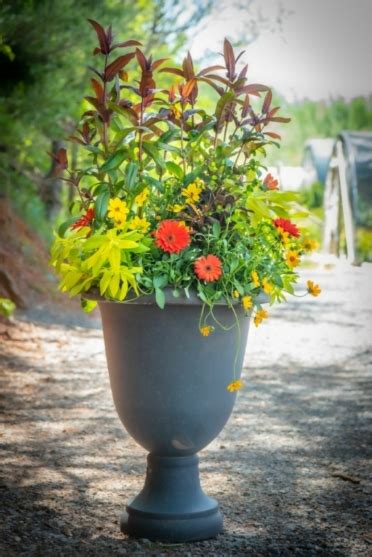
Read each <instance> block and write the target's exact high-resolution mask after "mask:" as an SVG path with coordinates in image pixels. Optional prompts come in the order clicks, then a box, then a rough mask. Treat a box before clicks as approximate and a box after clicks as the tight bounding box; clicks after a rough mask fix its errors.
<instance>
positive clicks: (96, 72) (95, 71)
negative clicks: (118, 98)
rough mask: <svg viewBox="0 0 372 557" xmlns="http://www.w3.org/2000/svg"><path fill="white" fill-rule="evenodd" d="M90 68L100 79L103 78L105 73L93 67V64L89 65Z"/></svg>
mask: <svg viewBox="0 0 372 557" xmlns="http://www.w3.org/2000/svg"><path fill="white" fill-rule="evenodd" d="M88 69H89V70H91V71H92V72H94V73H95V74H96V75H98V77H99V78H100V79H103V75H102V74H101V73H100V72H99V71H98V70H96V68H93V66H88Z"/></svg>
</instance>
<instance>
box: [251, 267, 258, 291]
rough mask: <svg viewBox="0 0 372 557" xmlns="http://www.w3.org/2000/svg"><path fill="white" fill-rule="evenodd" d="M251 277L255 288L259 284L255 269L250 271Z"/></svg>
mask: <svg viewBox="0 0 372 557" xmlns="http://www.w3.org/2000/svg"><path fill="white" fill-rule="evenodd" d="M251 277H252V282H253V284H254V286H255V288H258V287H259V286H260V279H259V278H258V274H257V271H252V273H251Z"/></svg>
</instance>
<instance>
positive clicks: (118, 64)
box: [105, 52, 134, 81]
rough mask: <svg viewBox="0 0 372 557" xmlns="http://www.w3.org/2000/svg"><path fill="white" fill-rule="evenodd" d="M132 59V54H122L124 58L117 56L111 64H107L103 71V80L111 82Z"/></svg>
mask: <svg viewBox="0 0 372 557" xmlns="http://www.w3.org/2000/svg"><path fill="white" fill-rule="evenodd" d="M132 58H134V52H130V53H129V54H124V56H119V58H116V60H114V61H113V62H111V64H109V65H108V66H107V68H106V71H105V80H106V81H111V80H112V79H114V77H115V75H116V74H117V73H119V72H120V70H122V69H123V68H124V67H125V66H126V65H127V64H128V63H129V62H130V61H131V60H132Z"/></svg>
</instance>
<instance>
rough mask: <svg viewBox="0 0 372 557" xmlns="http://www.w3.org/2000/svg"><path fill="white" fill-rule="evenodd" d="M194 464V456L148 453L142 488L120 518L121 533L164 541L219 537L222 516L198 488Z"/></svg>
mask: <svg viewBox="0 0 372 557" xmlns="http://www.w3.org/2000/svg"><path fill="white" fill-rule="evenodd" d="M198 463H199V459H198V457H197V456H196V455H192V456H166V457H165V456H157V455H152V454H149V455H148V457H147V474H146V481H145V485H144V487H143V489H142V491H141V492H140V493H139V495H137V497H135V498H134V499H133V501H131V503H129V505H127V507H126V512H124V513H123V515H122V517H121V523H120V526H121V530H122V532H123V533H124V534H127V535H129V536H134V537H136V538H147V539H149V540H153V541H156V540H157V541H164V542H188V541H196V540H203V539H208V538H212V537H215V536H216V535H217V534H219V533H220V532H221V530H222V516H221V513H220V511H219V508H218V503H217V501H215V500H214V499H212V498H211V497H208V496H207V495H205V493H204V492H203V491H202V489H201V487H200V481H199V469H198Z"/></svg>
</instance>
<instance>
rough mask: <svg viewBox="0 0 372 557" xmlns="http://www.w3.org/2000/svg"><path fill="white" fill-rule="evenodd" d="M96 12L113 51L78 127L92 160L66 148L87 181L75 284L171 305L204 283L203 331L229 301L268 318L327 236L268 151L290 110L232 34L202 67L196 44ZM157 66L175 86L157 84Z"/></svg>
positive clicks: (64, 268)
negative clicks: (174, 48)
mask: <svg viewBox="0 0 372 557" xmlns="http://www.w3.org/2000/svg"><path fill="white" fill-rule="evenodd" d="M90 23H91V25H92V27H93V28H94V30H95V32H96V34H97V38H98V46H97V47H96V49H95V51H94V54H96V55H97V58H98V60H99V62H98V64H97V67H94V68H91V70H92V79H91V86H92V91H93V94H92V95H89V96H87V97H86V103H87V110H86V111H85V113H84V114H83V116H82V119H81V125H80V126H79V129H78V131H77V132H76V134H75V135H73V136H72V137H71V138H70V139H71V140H72V141H74V142H77V143H79V144H80V145H81V147H82V148H83V149H85V150H86V151H87V153H88V155H89V157H90V163H89V164H88V165H87V167H85V168H79V169H74V170H68V162H67V160H66V153H65V151H64V150H61V151H60V152H59V153H58V154H57V156H56V157H55V159H56V163H57V169H58V170H59V171H60V172H63V171H64V180H65V181H66V182H67V183H68V184H69V185H70V186H71V187H73V188H75V191H76V198H75V201H74V203H73V204H72V207H71V213H72V217H71V219H69V220H68V221H66V223H64V224H63V225H62V226H61V227H60V228H59V231H58V235H57V236H56V239H55V243H54V246H53V249H52V264H53V265H54V266H55V267H56V269H57V272H58V273H59V274H60V276H61V289H62V290H63V291H66V292H69V293H70V294H71V295H76V294H84V293H85V292H88V291H89V290H92V289H93V290H94V289H96V290H97V289H98V291H99V293H100V294H101V295H102V296H104V297H106V298H108V299H113V300H126V299H128V298H133V297H136V296H140V295H144V294H151V293H154V294H155V297H156V301H157V303H158V305H159V306H160V307H164V304H165V296H164V289H165V288H166V287H170V288H171V289H172V291H173V295H174V296H175V297H177V296H180V295H181V294H184V293H185V294H186V295H188V294H189V292H190V289H193V290H194V291H196V292H197V295H198V296H199V298H200V299H201V301H202V302H203V303H204V308H205V309H207V311H204V312H203V314H202V319H201V323H200V329H201V332H202V334H203V335H205V336H207V334H209V333H210V332H211V330H212V328H211V327H210V326H209V325H207V324H206V322H207V320H208V318H210V317H211V316H212V317H213V306H214V304H215V303H216V302H217V301H219V300H225V301H226V302H227V303H228V304H229V306H230V307H231V308H232V310H233V311H235V310H234V307H233V306H234V304H241V305H242V306H243V308H244V309H245V310H247V311H249V310H250V309H251V308H252V307H253V306H254V305H256V306H257V308H258V309H257V310H256V314H255V323H256V325H258V324H259V323H260V322H261V321H262V320H263V319H264V318H265V317H266V316H267V312H266V311H265V310H263V309H262V308H261V306H260V305H259V304H258V300H257V298H258V295H259V294H260V293H261V292H264V293H265V294H266V295H268V296H269V297H270V298H271V301H272V302H274V301H282V300H284V299H285V293H293V284H294V283H295V281H296V279H297V274H296V272H295V268H296V266H297V265H298V264H299V262H300V258H301V255H302V254H304V253H306V252H309V251H311V249H313V248H314V247H315V243H314V242H313V241H312V240H310V239H308V238H307V237H306V233H305V231H300V230H299V229H298V227H297V226H296V225H294V224H293V222H291V219H293V218H301V217H302V216H304V214H303V212H302V211H301V209H299V208H298V205H297V204H296V202H295V194H293V193H289V192H282V191H280V190H279V188H278V183H277V181H276V180H274V179H273V178H272V177H271V176H270V175H266V172H265V167H264V166H263V165H262V162H259V160H262V158H263V156H264V155H265V153H266V149H267V148H268V147H271V146H272V145H274V146H278V141H279V140H280V136H279V135H278V134H277V133H274V132H272V131H267V128H268V126H269V125H270V124H271V122H283V123H284V122H287V121H288V119H286V118H282V117H281V116H278V110H279V109H278V108H277V107H274V108H273V107H272V106H271V103H272V93H271V91H270V90H269V88H268V87H266V86H265V85H262V84H259V83H249V82H248V79H247V66H244V65H241V66H240V67H239V69H238V65H240V62H239V60H240V57H241V54H239V56H236V54H235V53H234V51H233V48H232V46H231V44H230V43H229V41H227V40H226V39H225V41H224V48H223V57H222V60H221V63H218V64H215V65H213V66H210V67H207V68H203V69H201V70H199V71H197V70H196V69H195V68H194V65H193V61H192V58H191V56H190V54H188V55H187V57H186V58H185V60H184V61H183V63H182V65H181V67H168V66H167V65H166V60H165V59H159V60H156V59H154V58H153V57H152V56H145V55H144V53H143V52H142V50H141V48H140V46H141V45H140V43H139V42H138V41H135V40H133V39H130V40H126V41H120V40H116V39H114V37H113V34H112V31H111V27H109V28H108V29H107V30H105V29H104V28H103V27H102V26H101V25H100V24H98V23H97V22H96V21H90ZM118 51H121V52H120V54H117V52H118ZM156 72H162V73H163V74H166V75H168V77H169V87H167V88H166V89H164V88H159V87H158V86H157V84H156V80H155V74H156ZM203 89H204V90H205V91H206V94H208V89H210V90H211V89H212V90H213V91H214V95H216V98H217V101H216V103H215V106H214V108H213V110H212V111H210V112H206V111H205V110H203V109H201V108H200V107H199V104H198V101H199V96H200V93H201V92H202V91H203ZM257 105H258V106H257ZM258 155H259V156H258ZM315 286H316V285H315ZM309 292H310V293H313V294H314V295H315V292H316V290H314V285H312V290H311V288H310V287H309Z"/></svg>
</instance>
